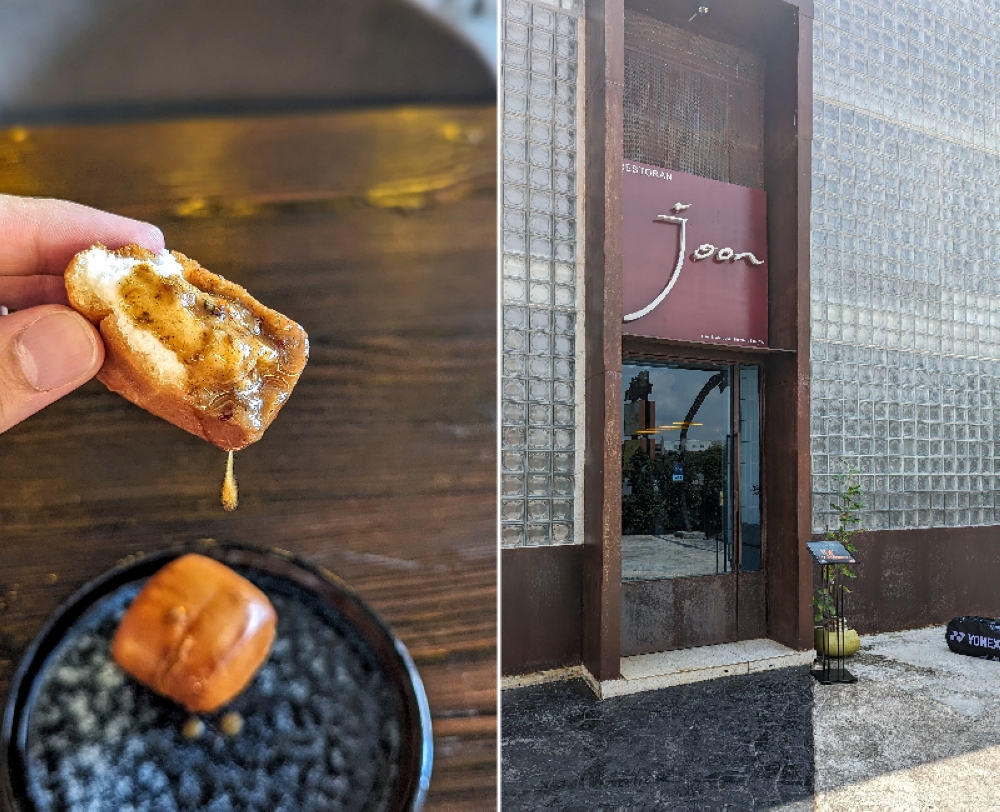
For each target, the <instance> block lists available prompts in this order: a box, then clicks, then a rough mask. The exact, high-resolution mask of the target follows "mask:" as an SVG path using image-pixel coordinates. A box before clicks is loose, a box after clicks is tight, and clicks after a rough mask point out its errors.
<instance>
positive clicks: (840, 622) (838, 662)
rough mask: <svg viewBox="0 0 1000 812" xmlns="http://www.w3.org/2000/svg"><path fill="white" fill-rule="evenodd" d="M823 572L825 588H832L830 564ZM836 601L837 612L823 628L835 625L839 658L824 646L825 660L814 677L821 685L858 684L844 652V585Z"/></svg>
mask: <svg viewBox="0 0 1000 812" xmlns="http://www.w3.org/2000/svg"><path fill="white" fill-rule="evenodd" d="M820 569H821V570H822V572H823V588H824V589H827V590H828V589H829V588H830V570H831V569H832V566H831V565H830V564H824V565H823V566H822V567H821V568H820ZM834 596H835V597H834V600H835V602H836V610H835V612H834V614H833V617H829V616H828V617H825V618H823V628H824V629H829V628H830V624H831V623H832V624H833V627H834V630H835V631H834V634H835V635H836V640H837V648H836V651H837V656H836V657H831V656H830V646H829V644H827V645H824V646H823V660H822V665H820V667H819V668H814V669H813V671H812V675H813V677H814V678H815V679H816V681H817V682H819V684H820V685H833V684H835V683H852V682H857V681H858V678H857V677H856V676H854V675H853V674H852V673H851V672H850V671H848V670H847V668H846V667H845V665H844V660H845V659H846V658H845V657H844V650H845V649H846V645H845V642H844V636H845V635H846V634H847V622H846V621H845V620H844V585H843V584H838V585H837V587H836V589H835V590H834Z"/></svg>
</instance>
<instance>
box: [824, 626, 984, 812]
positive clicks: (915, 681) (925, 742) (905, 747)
mask: <svg viewBox="0 0 1000 812" xmlns="http://www.w3.org/2000/svg"><path fill="white" fill-rule="evenodd" d="M849 668H850V670H851V673H853V674H854V675H855V676H857V678H858V682H857V683H856V684H855V685H826V686H824V685H816V686H815V689H814V705H813V729H814V731H815V737H816V739H815V751H816V809H817V810H818V812H854V810H935V811H936V812H942V811H943V810H955V812H989V811H990V810H1000V663H998V662H992V661H988V660H979V659H976V658H973V657H963V656H961V655H958V654H953V653H952V652H951V651H950V650H949V649H948V647H947V645H946V643H945V636H944V627H943V626H935V627H931V628H928V629H918V630H915V631H905V632H893V633H889V634H880V635H872V636H869V637H863V638H862V647H861V651H860V652H858V654H857V655H855V656H854V657H852V658H851V660H850V664H849Z"/></svg>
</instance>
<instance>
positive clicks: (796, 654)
mask: <svg viewBox="0 0 1000 812" xmlns="http://www.w3.org/2000/svg"><path fill="white" fill-rule="evenodd" d="M815 656H816V653H815V652H814V651H813V650H812V649H810V650H809V651H795V649H791V648H788V647H787V646H783V645H782V644H781V643H776V642H775V641H774V640H767V639H763V638H762V639H759V640H741V641H740V642H738V643H722V644H720V645H717V646H699V647H697V648H688V649H682V650H680V651H663V652H657V653H654V654H638V655H636V656H634V657H622V661H621V671H622V678H621V679H616V680H603V681H598V680H596V679H594V677H593V676H591V674H590V673H589V672H587V671H586V669H584V671H583V677H584V679H585V680H587V683H588V684H589V685H590V687H591V688H592V689H593V690H594V692H595V693H596V694H597V695H598V696H599V697H601V699H607V698H609V697H613V696H625V695H626V694H635V693H639V692H640V691H655V690H657V689H658V688H669V687H670V686H671V685H682V684H684V683H689V682H700V681H702V680H708V679H715V678H717V677H726V676H731V675H734V674H752V673H754V672H758V671H770V670H772V669H775V668H787V667H790V666H796V665H807V664H809V663H811V662H812V661H813V660H814V658H815Z"/></svg>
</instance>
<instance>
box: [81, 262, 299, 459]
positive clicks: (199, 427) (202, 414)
mask: <svg viewBox="0 0 1000 812" xmlns="http://www.w3.org/2000/svg"><path fill="white" fill-rule="evenodd" d="M100 247H101V248H103V246H100ZM109 253H111V254H114V255H116V256H118V257H129V258H132V259H136V260H140V261H147V262H152V261H153V260H154V259H155V256H156V255H155V254H153V253H152V252H151V251H148V250H146V249H144V248H141V247H140V246H137V245H127V246H125V247H124V248H120V249H118V250H116V251H110V252H109ZM171 253H172V254H173V256H174V258H175V259H176V260H177V261H178V262H179V263H180V265H181V267H182V268H183V275H184V278H185V279H186V280H187V281H188V282H190V283H191V284H192V285H194V286H195V287H196V288H198V289H199V290H201V291H203V292H205V293H208V294H211V295H213V296H219V297H223V298H224V299H228V300H232V301H235V302H237V303H239V304H240V305H242V307H244V308H246V310H248V311H249V312H250V313H251V314H253V316H255V317H256V318H257V319H259V320H260V323H261V332H262V333H263V334H264V335H266V336H268V337H270V339H271V340H272V341H273V343H274V344H275V345H276V346H277V347H278V348H279V352H280V355H281V362H280V368H281V375H280V381H278V383H276V384H272V385H273V386H274V387H276V388H277V389H279V390H281V391H279V392H278V395H280V396H279V397H271V398H268V399H267V400H266V402H265V404H264V406H263V408H262V411H261V413H260V415H259V426H254V425H247V424H246V423H243V424H242V425H240V424H239V421H233V420H230V419H227V418H226V417H225V415H216V414H211V413H209V411H207V410H206V409H205V408H204V404H203V403H199V400H198V398H195V397H192V396H191V395H190V393H187V392H185V391H183V390H182V389H180V388H178V387H176V386H172V385H169V384H165V383H163V382H162V381H161V380H159V379H158V378H157V377H156V376H155V375H152V374H150V372H149V371H147V369H145V368H144V365H143V363H142V359H141V358H139V357H138V356H137V354H136V353H135V352H134V350H133V349H132V348H131V347H130V346H129V343H128V341H127V339H126V337H125V335H123V333H122V332H121V330H120V328H119V326H118V324H117V322H116V318H115V316H114V314H113V313H112V311H111V309H110V308H109V307H108V306H107V305H106V304H105V303H104V302H102V301H101V300H100V298H99V297H98V296H97V295H96V294H95V293H94V292H93V291H92V290H91V289H90V283H89V280H88V278H87V275H86V272H85V269H84V268H83V263H82V261H81V259H80V257H81V255H80V254H78V255H77V256H76V257H74V259H73V261H72V262H71V263H70V265H69V268H68V269H67V271H66V290H67V293H68V295H69V300H70V304H71V305H72V306H73V307H74V308H75V309H76V310H78V311H79V312H80V313H82V314H83V315H84V316H86V317H87V318H88V319H89V320H90V321H91V322H93V323H94V324H95V325H96V326H97V327H98V328H99V329H100V331H101V335H102V337H103V338H104V342H105V361H104V366H103V367H102V368H101V370H100V372H99V373H98V375H97V377H98V380H100V381H101V382H102V383H103V384H104V385H105V386H107V387H108V389H110V390H112V391H113V392H117V393H118V394H120V395H122V396H123V397H124V398H126V399H127V400H130V401H132V402H133V403H135V404H136V405H138V406H141V407H142V408H143V409H146V410H147V411H149V412H151V413H153V414H155V415H157V416H159V417H162V418H163V419H164V420H167V421H169V422H170V423H173V424H174V425H176V426H179V427H180V428H182V429H184V430H185V431H188V432H190V433H192V434H195V435H197V436H199V437H202V438H203V439H205V440H207V441H208V442H210V443H212V444H213V445H216V446H218V447H219V448H221V449H223V450H226V451H238V450H240V449H241V448H245V447H246V446H248V445H250V444H251V443H253V442H256V441H257V440H259V439H260V437H261V436H262V435H263V433H264V431H265V430H266V429H267V427H268V426H269V425H270V423H271V421H273V420H274V418H275V416H276V415H277V413H278V411H279V410H280V408H281V406H282V404H283V403H284V400H285V399H287V395H288V393H289V392H290V391H291V389H292V387H293V386H294V385H295V383H296V382H297V380H298V378H299V375H300V374H301V372H302V369H303V368H304V367H305V364H306V360H307V358H308V353H309V341H308V337H307V336H306V333H305V330H303V329H302V327H300V326H299V325H298V324H296V323H295V322H294V321H292V320H291V319H289V318H287V317H286V316H283V315H282V314H281V313H278V312H277V311H274V310H271V309H270V308H268V307H266V306H264V305H263V304H261V303H260V302H258V301H257V300H256V299H254V298H253V297H252V296H251V295H250V294H249V293H248V292H247V291H246V290H245V289H244V288H243V287H241V286H240V285H237V284H236V283H234V282H230V281H229V280H226V279H224V278H222V277H220V276H218V275H216V274H213V273H212V272H211V271H208V270H207V269H205V268H203V267H202V266H201V265H199V264H198V263H197V262H196V261H195V260H193V259H190V258H189V257H186V256H184V255H183V254H180V253H178V252H176V251H174V252H171ZM201 400H202V401H203V400H204V398H202V399H201Z"/></svg>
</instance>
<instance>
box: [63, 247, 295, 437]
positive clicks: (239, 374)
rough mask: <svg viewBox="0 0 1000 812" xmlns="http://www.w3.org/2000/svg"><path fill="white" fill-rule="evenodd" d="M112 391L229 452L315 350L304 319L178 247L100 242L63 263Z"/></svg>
mask: <svg viewBox="0 0 1000 812" xmlns="http://www.w3.org/2000/svg"><path fill="white" fill-rule="evenodd" d="M66 291H67V293H68V294H69V301H70V304H71V305H72V306H73V308H74V309H76V310H77V311H79V312H80V313H82V314H83V315H84V316H86V317H87V318H88V319H89V320H90V321H92V322H93V323H94V324H95V325H97V327H98V328H99V329H100V331H101V336H102V337H103V338H104V346H105V361H104V366H103V367H101V371H100V372H99V373H98V374H97V377H98V379H99V380H101V381H102V382H103V383H104V385H105V386H107V387H108V389H111V390H112V391H114V392H117V393H118V394H120V395H122V396H123V397H125V398H127V399H128V400H130V401H132V402H133V403H135V404H137V405H139V406H141V407H142V408H143V409H146V410H148V411H150V412H152V413H153V414H155V415H158V416H160V417H162V418H163V419H164V420H168V421H170V422H171V423H173V424H175V425H177V426H180V427H181V428H182V429H185V430H187V431H189V432H191V433H192V434H196V435H198V436H199V437H203V438H204V439H206V440H208V441H209V442H210V443H213V444H214V445H217V446H218V447H219V448H222V449H224V450H226V451H238V450H240V449H241V448H245V447H246V446H248V445H249V444H250V443H253V442H256V441H257V440H259V439H260V437H261V435H262V434H263V433H264V430H265V429H266V428H267V427H268V426H269V425H270V423H271V421H272V420H274V417H275V415H277V413H278V410H279V409H280V408H281V406H282V404H283V403H284V402H285V401H286V400H287V399H288V395H289V393H290V392H291V391H292V387H293V386H295V382H296V381H297V380H298V378H299V375H300V374H301V372H302V369H303V367H304V366H305V363H306V359H307V358H308V355H309V339H308V336H306V332H305V330H303V329H302V328H301V327H300V326H299V325H298V324H296V323H295V322H294V321H292V320H291V319H288V318H286V317H285V316H283V315H281V314H280V313H278V312H276V311H274V310H271V309H270V308H268V307H265V306H264V305H262V304H261V303H260V302H258V301H257V300H256V299H254V298H253V297H252V296H251V295H250V294H249V293H247V292H246V290H244V289H243V288H242V287H240V286H239V285H237V284H234V283H233V282H229V281H227V280H225V279H223V278H222V277H221V276H217V275H216V274H214V273H211V272H210V271H207V270H205V269H204V268H202V267H201V265H199V264H198V263H197V262H195V261H194V260H193V259H189V258H188V257H186V256H184V255H183V254H179V253H177V252H176V251H166V250H164V251H161V252H160V253H158V254H154V253H153V252H152V251H148V250H146V249H145V248H140V247H139V246H137V245H127V246H125V247H124V248H120V249H118V250H117V251H110V250H108V249H107V248H105V247H104V246H103V245H95V246H93V247H92V248H88V249H87V250H86V251H81V252H80V253H79V254H77V255H76V256H75V257H74V258H73V261H72V262H71V263H70V265H69V268H67V270H66Z"/></svg>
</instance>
